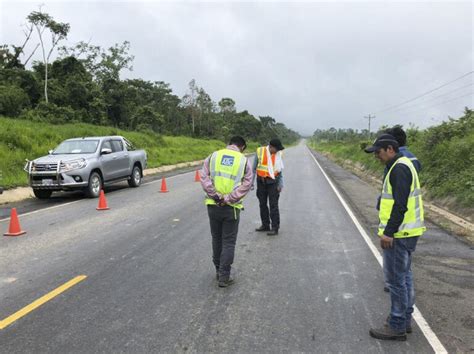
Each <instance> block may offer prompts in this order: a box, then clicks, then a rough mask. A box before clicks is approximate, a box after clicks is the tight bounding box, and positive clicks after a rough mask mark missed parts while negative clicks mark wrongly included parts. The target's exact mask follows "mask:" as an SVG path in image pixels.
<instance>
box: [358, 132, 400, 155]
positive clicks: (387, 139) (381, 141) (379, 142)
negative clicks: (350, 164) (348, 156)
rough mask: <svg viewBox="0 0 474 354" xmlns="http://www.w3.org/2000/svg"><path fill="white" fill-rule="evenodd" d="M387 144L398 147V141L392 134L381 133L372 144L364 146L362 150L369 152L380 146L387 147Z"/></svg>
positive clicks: (380, 147)
mask: <svg viewBox="0 0 474 354" xmlns="http://www.w3.org/2000/svg"><path fill="white" fill-rule="evenodd" d="M389 145H392V146H393V147H394V148H395V147H398V142H397V140H396V139H395V138H394V137H393V136H392V135H390V134H382V135H380V136H379V137H378V138H377V139H375V141H374V143H373V144H372V146H368V147H366V148H365V149H364V151H365V152H367V153H371V152H375V151H377V150H380V149H382V148H387V147H388V146H389Z"/></svg>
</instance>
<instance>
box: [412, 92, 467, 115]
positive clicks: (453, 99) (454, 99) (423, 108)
mask: <svg viewBox="0 0 474 354" xmlns="http://www.w3.org/2000/svg"><path fill="white" fill-rule="evenodd" d="M468 96H473V97H474V92H470V93H468V94H467V95H462V96H458V97H454V98H452V99H449V100H447V101H443V102H438V103H436V104H434V105H431V106H428V107H420V108H419V109H415V110H414V111H412V112H408V113H404V114H405V115H407V114H413V113H414V112H418V111H420V110H425V109H429V108H432V107H436V106H440V105H442V104H445V103H449V102H452V101H456V100H458V99H461V98H464V97H468Z"/></svg>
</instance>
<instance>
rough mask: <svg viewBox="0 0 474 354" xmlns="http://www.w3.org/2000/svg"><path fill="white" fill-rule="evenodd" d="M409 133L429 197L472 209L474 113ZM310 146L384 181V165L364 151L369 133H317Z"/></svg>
mask: <svg viewBox="0 0 474 354" xmlns="http://www.w3.org/2000/svg"><path fill="white" fill-rule="evenodd" d="M385 128H386V127H383V128H382V129H381V130H380V131H379V132H378V133H381V131H382V130H383V129H385ZM406 132H407V141H408V147H409V149H410V151H412V152H413V153H414V154H415V155H416V156H417V157H418V159H419V160H420V161H421V163H422V165H423V168H422V171H421V173H420V180H421V184H422V186H424V187H425V189H426V190H427V192H428V195H429V197H431V198H437V199H444V198H446V199H451V204H452V205H453V206H456V207H461V208H472V207H473V205H474V153H473V151H474V112H473V111H472V110H470V109H468V108H466V110H465V114H464V116H463V117H461V118H459V119H449V121H447V122H443V123H442V124H440V125H438V126H434V127H430V128H428V129H425V130H419V129H417V128H414V127H411V128H409V129H407V130H406ZM336 133H337V138H336ZM310 144H311V145H312V147H313V148H314V149H316V150H319V151H322V152H328V153H330V154H331V155H332V156H334V157H335V158H336V159H339V160H351V161H354V162H359V163H361V164H362V165H363V166H364V168H365V169H367V170H369V171H372V172H373V173H375V174H378V175H379V176H380V177H382V172H383V167H382V166H381V164H380V162H379V161H378V160H375V159H374V157H373V155H372V154H366V153H365V152H364V151H363V150H362V149H363V148H364V147H365V146H366V145H368V141H367V132H360V133H359V132H357V131H354V130H351V129H340V130H336V129H334V128H332V129H330V130H317V131H316V132H315V133H314V135H313V137H312V139H311V141H310Z"/></svg>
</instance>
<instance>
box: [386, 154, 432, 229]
mask: <svg viewBox="0 0 474 354" xmlns="http://www.w3.org/2000/svg"><path fill="white" fill-rule="evenodd" d="M399 163H401V164H404V165H406V166H408V168H410V171H411V175H412V182H411V186H410V195H409V196H408V205H407V208H408V210H407V211H406V213H405V217H404V218H403V221H402V224H401V225H400V227H399V228H398V231H397V232H396V233H395V234H394V237H395V238H405V237H414V236H421V235H423V233H424V232H425V231H426V227H425V216H424V213H423V200H422V198H421V189H420V180H419V179H418V173H417V172H416V169H415V167H414V166H413V163H412V162H411V161H410V159H408V158H407V157H400V158H399V159H398V160H397V161H396V162H395V163H394V164H393V166H392V167H391V168H390V170H389V171H388V173H387V175H386V176H385V180H384V182H383V188H382V196H381V200H380V211H379V219H380V224H379V236H382V235H383V232H384V230H385V227H386V226H387V222H388V220H389V219H390V214H391V213H392V208H393V204H394V203H395V201H394V199H393V194H392V185H391V184H390V173H391V172H392V170H393V168H394V167H395V165H397V164H399Z"/></svg>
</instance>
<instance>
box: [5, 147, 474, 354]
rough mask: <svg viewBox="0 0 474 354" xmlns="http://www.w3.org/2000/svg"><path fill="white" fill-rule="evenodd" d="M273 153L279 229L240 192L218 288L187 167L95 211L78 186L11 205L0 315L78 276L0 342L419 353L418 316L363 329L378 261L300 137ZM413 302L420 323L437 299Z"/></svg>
mask: <svg viewBox="0 0 474 354" xmlns="http://www.w3.org/2000/svg"><path fill="white" fill-rule="evenodd" d="M285 165H286V170H285V189H284V191H283V193H282V195H281V199H280V210H281V220H282V221H281V230H280V235H278V236H277V237H269V236H266V235H262V234H260V233H256V232H255V231H254V229H255V227H257V226H259V216H258V215H259V213H258V201H257V198H256V196H255V191H252V192H251V193H250V194H249V195H248V196H247V198H246V200H245V202H244V204H245V211H244V212H243V213H242V217H241V222H240V231H239V237H238V241H237V247H236V257H235V263H234V268H233V271H234V274H235V277H236V283H235V284H234V285H233V286H231V287H229V288H226V289H221V288H218V287H217V284H216V282H215V274H214V270H213V266H212V262H211V238H210V234H209V225H208V219H207V212H206V208H205V206H204V205H203V199H204V195H203V192H202V190H201V187H200V184H199V183H195V182H194V173H193V171H191V172H189V173H181V174H178V175H176V176H174V177H169V178H168V180H167V181H168V188H169V190H170V192H169V193H159V189H160V183H159V181H160V180H159V179H155V180H150V181H148V183H145V184H144V185H142V186H141V187H140V188H138V189H129V188H122V187H117V188H115V189H113V190H110V191H109V192H108V193H107V199H108V204H109V206H110V210H108V211H104V212H98V211H96V210H95V208H96V206H97V200H91V199H81V198H79V197H77V198H76V199H74V200H73V201H74V202H73V203H67V202H66V203H65V204H57V205H61V207H56V208H53V209H48V208H41V207H36V208H35V207H34V206H33V207H29V208H30V209H27V208H25V209H21V205H19V206H20V208H19V210H20V214H21V213H22V212H24V211H35V212H34V213H30V214H27V215H24V216H21V215H20V220H21V225H22V228H23V229H25V230H26V231H27V234H26V235H24V236H21V237H15V238H7V237H3V238H2V239H0V254H1V257H0V298H1V301H0V319H4V318H6V317H7V316H9V315H11V314H12V313H14V312H15V311H18V310H19V309H21V308H23V307H24V306H26V305H28V304H30V303H31V302H33V301H34V300H36V299H38V298H39V297H41V296H43V295H44V294H46V293H48V292H50V291H51V290H53V289H55V288H56V287H58V286H60V285H61V284H63V283H65V282H67V281H68V280H70V279H72V278H74V277H75V276H77V275H86V276H87V278H86V279H85V280H84V281H82V282H80V283H79V284H77V285H75V286H73V287H72V288H70V289H69V290H67V291H66V292H64V293H62V294H60V295H59V296H57V297H55V298H53V299H52V300H50V301H48V302H47V303H46V304H44V305H43V306H41V307H39V308H38V309H36V310H34V311H33V312H31V313H29V314H27V315H26V316H24V317H22V318H20V319H18V320H17V321H15V322H14V323H12V324H11V325H10V326H8V327H7V328H5V329H3V330H0V343H1V346H0V352H8V353H16V352H18V353H19V352H22V353H24V352H183V353H184V352H353V353H366V352H374V353H400V352H402V353H403V352H406V353H430V352H432V349H431V346H430V344H429V343H428V341H427V340H426V339H425V337H424V336H423V334H422V333H421V332H420V330H419V328H418V327H417V326H415V328H414V333H413V334H411V335H410V336H409V339H408V341H406V342H381V341H377V340H374V339H373V338H370V337H369V335H368V330H369V328H370V327H371V326H380V325H382V324H383V321H384V319H385V318H386V316H387V312H388V309H389V299H388V296H387V295H386V294H385V293H384V292H383V289H382V284H383V282H382V271H381V268H380V266H379V264H378V263H377V261H376V259H375V257H374V256H373V254H372V253H371V251H370V250H369V248H368V246H367V244H366V243H365V241H364V240H363V239H362V237H361V236H360V234H359V232H358V231H357V229H356V227H355V226H354V224H353V222H352V221H351V219H350V217H349V216H348V214H347V212H346V211H345V210H344V209H343V208H342V206H341V204H340V202H339V200H338V199H337V198H336V196H335V194H334V192H333V191H332V190H331V189H330V188H329V185H328V184H327V181H326V180H325V178H324V177H323V175H322V173H321V172H320V170H319V169H318V167H317V166H316V165H315V164H314V162H313V160H312V158H311V156H310V153H309V151H308V150H307V148H306V147H304V146H303V145H299V146H297V147H294V148H291V149H288V150H287V152H285ZM183 172H185V171H183ZM58 203H64V201H61V202H59V201H58ZM6 227H7V220H3V221H0V228H1V229H2V230H3V229H5V228H6ZM367 227H368V229H370V227H371V225H370V224H368V225H367ZM449 242H451V241H449ZM427 243H428V241H427ZM424 247H425V246H424V245H423V244H422V245H420V247H419V248H421V249H422V250H421V251H420V254H421V253H423V248H424ZM426 247H427V249H430V247H429V246H426ZM453 252H454V253H456V252H455V251H453ZM420 268H422V267H421V265H420ZM422 271H424V270H423V269H422ZM422 274H423V273H422ZM426 274H428V273H426ZM471 275H472V274H471ZM415 276H417V269H415ZM430 276H431V277H432V278H433V279H437V277H436V276H435V275H430ZM468 276H469V274H468ZM466 279H467V280H469V278H466ZM466 279H465V280H466ZM433 281H435V280H433ZM468 290H470V291H472V289H468ZM421 291H426V290H425V289H423V290H421ZM421 296H422V297H423V292H421ZM463 301H464V300H463ZM423 306H424V307H425V308H423ZM423 306H420V307H421V310H422V312H423V311H426V312H427V313H428V316H426V317H427V319H428V322H430V320H431V318H430V316H431V313H432V312H433V313H436V308H437V307H438V306H437V305H436V304H431V305H429V304H428V303H427V304H426V306H425V305H423ZM467 306H469V304H467ZM471 314H472V312H471ZM465 315H467V312H466V313H465ZM435 318H436V317H433V320H435ZM435 331H436V327H435ZM440 334H443V333H440ZM441 338H442V337H441Z"/></svg>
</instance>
